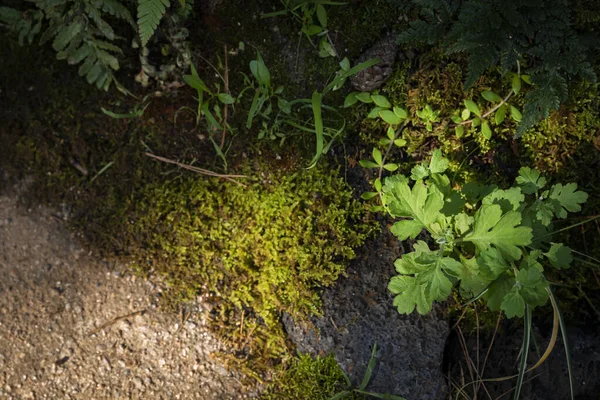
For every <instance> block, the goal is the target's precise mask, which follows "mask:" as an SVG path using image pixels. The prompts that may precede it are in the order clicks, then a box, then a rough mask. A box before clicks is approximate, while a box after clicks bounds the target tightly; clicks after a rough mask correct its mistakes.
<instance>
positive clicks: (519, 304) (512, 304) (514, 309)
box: [501, 288, 525, 318]
mask: <svg viewBox="0 0 600 400" xmlns="http://www.w3.org/2000/svg"><path fill="white" fill-rule="evenodd" d="M501 309H502V311H504V314H506V317H507V318H513V317H519V318H523V315H525V300H523V297H521V295H520V294H519V289H516V288H515V289H513V290H511V291H510V292H508V293H507V294H506V296H504V300H503V301H502V306H501Z"/></svg>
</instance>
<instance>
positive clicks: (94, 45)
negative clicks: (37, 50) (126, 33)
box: [0, 0, 135, 90]
mask: <svg viewBox="0 0 600 400" xmlns="http://www.w3.org/2000/svg"><path fill="white" fill-rule="evenodd" d="M35 5H36V8H35V9H28V10H25V11H20V10H16V9H13V8H9V7H0V22H1V23H2V24H4V25H6V26H7V27H8V28H9V29H10V30H12V31H13V32H15V33H17V34H18V37H19V42H20V43H21V44H22V43H23V42H24V41H25V40H27V42H28V43H30V44H31V43H32V42H33V40H34V38H35V37H36V36H37V35H38V34H40V32H42V28H44V29H43V33H41V37H40V45H42V44H44V43H46V42H48V41H50V40H52V47H53V48H54V50H55V51H56V52H57V54H56V57H57V58H58V59H59V60H67V62H68V63H69V64H71V65H75V64H79V63H81V66H80V67H79V75H80V76H85V78H86V79H87V81H88V82H89V83H90V84H95V85H96V86H97V87H98V88H99V89H100V88H101V89H104V90H107V89H108V88H109V86H110V84H111V83H112V82H116V80H115V77H114V74H113V72H114V71H116V70H118V69H119V61H118V59H117V56H119V55H121V54H123V52H122V50H121V48H120V47H119V46H117V45H115V44H114V43H113V42H114V41H116V40H117V39H118V38H119V37H118V36H117V34H116V33H115V31H114V29H113V28H112V27H111V25H110V24H109V23H108V22H107V21H106V20H105V18H106V17H107V16H113V17H115V18H118V19H122V20H124V21H126V22H127V23H128V24H129V25H131V26H133V27H134V28H135V23H134V21H133V18H132V17H131V14H130V13H129V10H128V9H127V8H126V7H125V6H123V5H122V4H121V3H120V2H119V1H116V0H100V1H92V0H44V1H36V2H35ZM46 25H47V26H46Z"/></svg>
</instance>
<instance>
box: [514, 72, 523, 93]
mask: <svg viewBox="0 0 600 400" xmlns="http://www.w3.org/2000/svg"><path fill="white" fill-rule="evenodd" d="M512 91H513V93H514V94H519V92H520V91H521V77H520V76H519V75H515V76H513V78H512Z"/></svg>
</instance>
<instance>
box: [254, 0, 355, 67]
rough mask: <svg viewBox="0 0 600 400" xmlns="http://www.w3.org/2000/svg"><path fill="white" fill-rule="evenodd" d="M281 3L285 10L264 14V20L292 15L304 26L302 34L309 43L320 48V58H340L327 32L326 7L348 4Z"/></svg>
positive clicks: (309, 0)
mask: <svg viewBox="0 0 600 400" xmlns="http://www.w3.org/2000/svg"><path fill="white" fill-rule="evenodd" d="M281 2H282V4H283V6H284V9H283V10H280V11H275V12H271V13H267V14H263V15H262V18H270V17H276V16H280V15H287V14H291V15H292V16H293V17H294V19H296V20H297V21H298V22H299V23H301V24H302V28H301V32H302V33H303V34H304V36H306V38H307V39H308V40H309V42H310V43H311V44H312V45H313V46H315V48H316V47H317V46H318V49H319V57H322V58H326V57H338V53H337V51H336V50H335V47H334V46H333V42H332V40H331V37H330V36H329V31H328V30H327V29H328V25H327V10H326V9H325V6H326V5H329V6H343V5H345V4H346V3H342V2H339V1H328V0H281ZM315 18H316V22H315ZM313 37H318V38H320V39H319V43H318V45H315V44H314V43H313V41H312V38H313Z"/></svg>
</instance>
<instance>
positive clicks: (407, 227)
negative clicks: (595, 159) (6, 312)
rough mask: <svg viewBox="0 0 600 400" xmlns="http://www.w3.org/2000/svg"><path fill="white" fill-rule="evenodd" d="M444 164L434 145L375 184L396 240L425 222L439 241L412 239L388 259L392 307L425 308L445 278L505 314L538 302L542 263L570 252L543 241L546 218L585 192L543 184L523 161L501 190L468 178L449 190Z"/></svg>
mask: <svg viewBox="0 0 600 400" xmlns="http://www.w3.org/2000/svg"><path fill="white" fill-rule="evenodd" d="M448 165H449V162H448V160H446V159H444V158H443V157H442V155H441V152H440V151H439V150H437V151H435V152H434V153H433V155H432V158H431V160H430V162H429V163H428V164H421V165H418V166H415V167H414V168H413V170H412V174H411V176H410V177H407V176H404V175H396V176H392V177H388V178H386V179H385V181H384V183H383V186H382V187H381V188H380V189H378V188H377V186H376V189H377V192H378V194H379V195H380V198H381V202H382V205H383V207H384V209H385V211H386V212H387V213H388V214H389V215H391V216H392V217H394V218H400V220H398V221H397V222H395V223H394V225H393V226H392V227H391V232H392V233H393V234H394V235H395V236H396V237H398V239H399V240H406V239H408V238H409V237H410V238H412V239H415V238H417V236H419V235H420V234H421V232H422V231H423V230H426V231H427V232H428V234H429V235H430V236H431V241H432V243H435V244H436V245H437V246H439V247H438V248H437V249H431V248H430V245H429V244H428V243H427V242H425V241H423V240H419V241H418V242H417V243H416V244H415V246H414V251H413V252H411V253H408V254H405V255H404V256H403V257H402V258H401V259H398V260H397V261H396V263H395V267H396V271H397V272H398V274H399V275H398V276H396V277H394V278H392V279H391V281H390V283H389V289H390V291H391V292H392V293H393V294H394V295H395V299H394V305H395V306H396V307H397V308H398V311H399V312H400V313H404V314H408V313H411V312H412V311H413V310H414V309H415V308H416V309H417V311H418V312H419V313H421V314H425V313H427V312H429V311H430V310H431V307H432V304H433V302H434V301H443V300H445V299H446V298H447V297H448V296H449V295H450V293H451V290H452V287H453V286H460V290H461V293H462V294H463V296H466V297H468V298H479V297H481V296H483V298H484V299H485V300H487V304H488V307H489V308H490V309H491V310H492V311H498V310H500V309H501V310H503V311H504V313H505V314H506V315H507V316H508V317H509V318H511V317H514V316H519V317H522V316H523V315H524V312H525V306H526V305H527V306H530V307H531V308H534V307H536V306H540V305H543V304H545V303H546V301H547V298H548V297H547V292H546V288H547V286H548V282H547V280H546V278H545V277H544V274H543V272H544V266H543V264H544V263H545V264H547V265H549V266H551V267H554V268H558V269H562V268H568V266H569V264H570V262H571V260H572V256H571V250H570V249H569V248H568V247H566V246H564V245H562V244H551V243H550V242H549V240H550V236H551V234H549V233H548V232H550V231H551V230H552V219H553V218H561V219H564V218H566V217H567V212H577V211H580V210H581V204H582V203H584V202H585V201H586V200H587V197H588V196H587V194H586V193H584V192H582V191H578V190H577V185H576V184H573V183H570V184H567V185H562V184H555V185H553V186H551V187H550V188H546V180H545V178H543V177H541V176H540V174H539V172H537V171H535V170H531V169H529V168H527V167H524V168H521V170H520V171H519V177H518V178H517V180H516V183H515V185H514V186H513V187H511V188H509V189H507V190H502V189H499V188H497V187H496V186H482V185H479V184H476V183H468V184H466V185H464V186H463V187H462V188H460V189H458V190H457V189H455V188H454V187H453V186H452V184H451V182H450V179H449V178H448V176H446V175H444V172H445V171H446V169H447V168H448ZM411 180H412V181H413V182H414V183H412V184H411ZM544 248H549V250H548V251H547V252H543V251H542V249H544Z"/></svg>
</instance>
